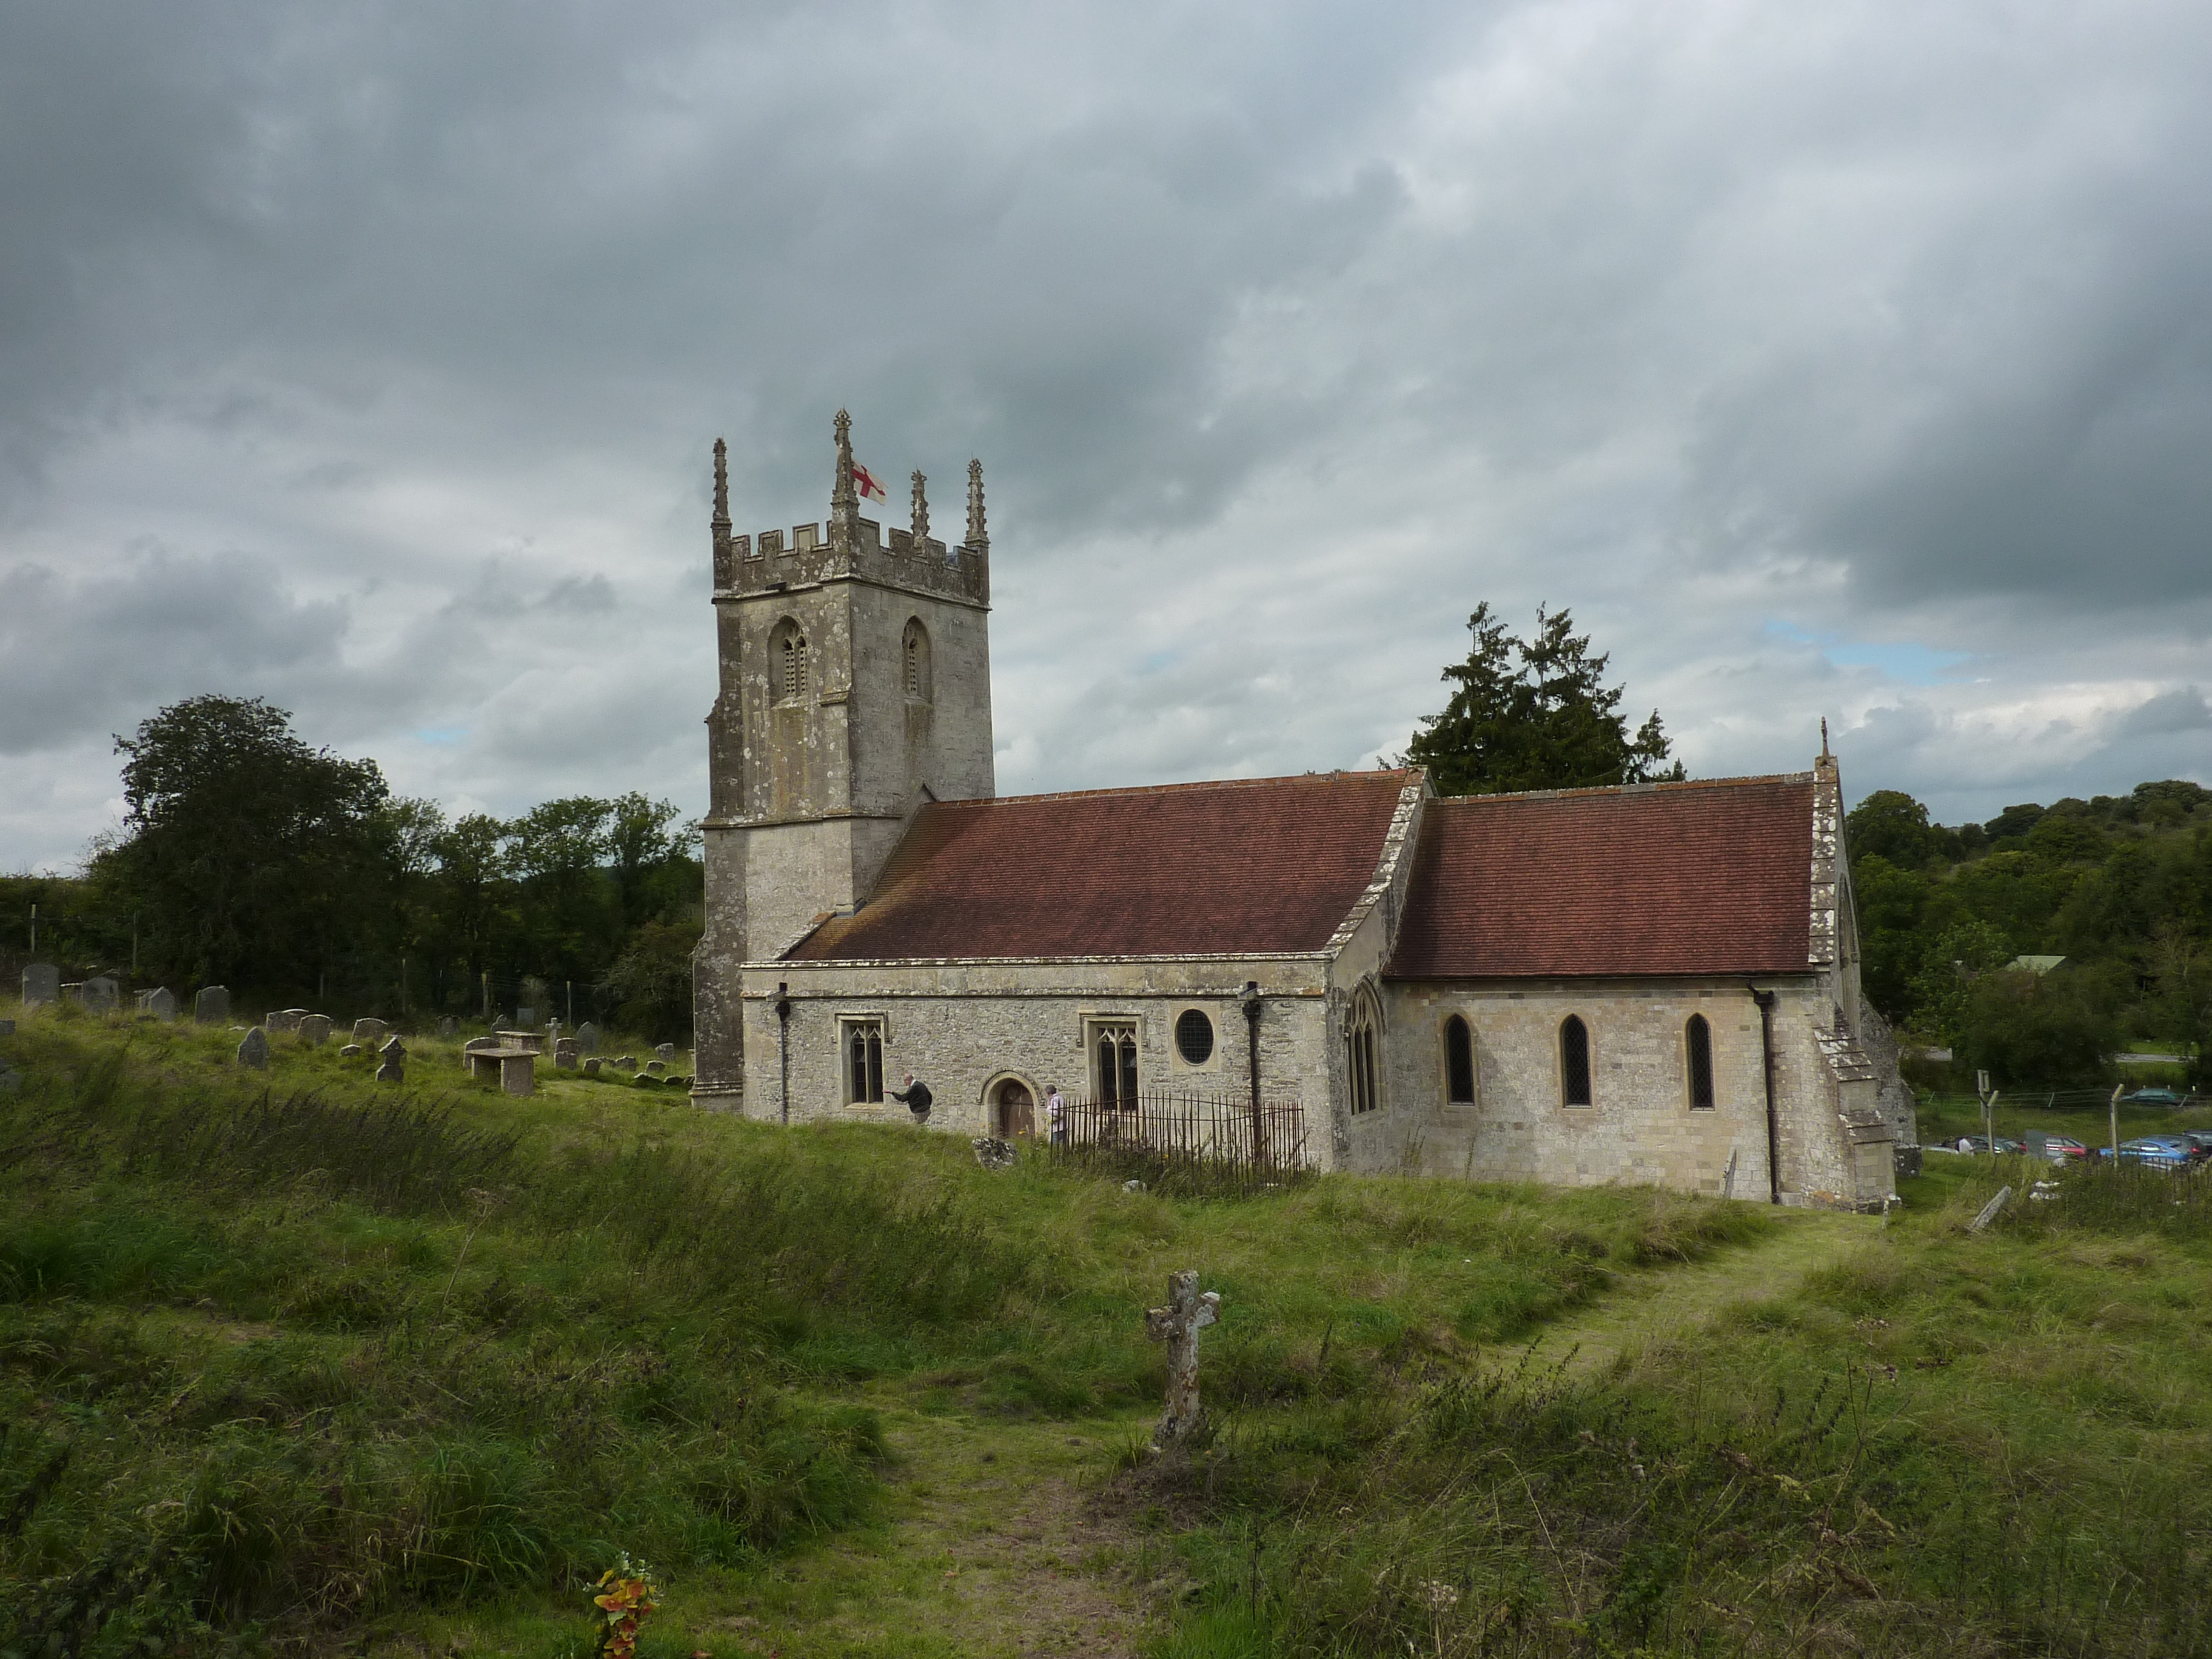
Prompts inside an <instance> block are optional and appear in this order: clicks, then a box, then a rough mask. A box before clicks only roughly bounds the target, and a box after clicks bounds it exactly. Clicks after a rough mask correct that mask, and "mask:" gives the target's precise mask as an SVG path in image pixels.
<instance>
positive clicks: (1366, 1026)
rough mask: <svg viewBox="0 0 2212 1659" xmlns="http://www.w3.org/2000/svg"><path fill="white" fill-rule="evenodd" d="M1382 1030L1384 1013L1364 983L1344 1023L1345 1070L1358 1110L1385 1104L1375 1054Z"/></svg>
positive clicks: (1353, 1104)
mask: <svg viewBox="0 0 2212 1659" xmlns="http://www.w3.org/2000/svg"><path fill="white" fill-rule="evenodd" d="M1382 1029H1383V1015H1382V1011H1381V1010H1380V1009H1378V1008H1377V1007H1376V1006H1375V994H1374V993H1373V992H1371V991H1370V990H1369V989H1368V988H1367V987H1365V986H1364V985H1363V986H1361V987H1359V989H1358V990H1357V991H1356V992H1354V993H1353V994H1352V1012H1351V1014H1350V1016H1349V1017H1348V1018H1346V1020H1345V1024H1344V1058H1345V1072H1346V1076H1348V1077H1349V1078H1350V1079H1351V1082H1352V1111H1353V1112H1355V1113H1359V1112H1371V1111H1373V1110H1374V1109H1376V1107H1377V1106H1379V1105H1381V1104H1382V1103H1383V1097H1382V1091H1381V1090H1380V1089H1379V1088H1378V1087H1377V1085H1378V1083H1379V1081H1380V1076H1379V1073H1378V1071H1377V1068H1376V1054H1375V1050H1376V1035H1377V1033H1378V1032H1380V1031H1381V1030H1382Z"/></svg>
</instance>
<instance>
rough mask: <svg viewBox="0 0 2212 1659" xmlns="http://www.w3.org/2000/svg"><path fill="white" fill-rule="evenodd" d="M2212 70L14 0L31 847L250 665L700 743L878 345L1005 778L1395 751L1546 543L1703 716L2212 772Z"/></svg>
mask: <svg viewBox="0 0 2212 1659" xmlns="http://www.w3.org/2000/svg"><path fill="white" fill-rule="evenodd" d="M2208 127H2212V9H2208V8H2207V7H2205V6H2204V5H2203V3H2201V0H2195V3H2189V0H2174V3H2133V0H2093V3H2092V0H2084V3H2081V4H2074V5H2069V4H2061V3H2011V4H2007V3H1971V0H1970V3H1966V4H1961V5H1953V6H1929V5H1927V4H1924V3H1903V0H1895V3H1856V0H1829V3H1824V4H1821V5H1818V6H1808V5H1806V4H1804V3H1802V0H1790V3H1783V0H1775V3H1770V4H1753V3H1700V0H1664V3H1660V0H1647V3H1643V4H1624V3H1607V0H1593V3H1581V0H1561V3H1547V4H1510V3H1508V4H1481V3H1467V0H1459V3H1453V4H1449V5H1433V6H1431V5H1423V4H1401V5H1397V6H1392V7H1377V6H1374V5H1352V4H1338V5H1334V6H1322V5H1310V4H1308V5H1300V4H1297V3H1285V0H1271V3H1267V4H1239V3H1235V0H1213V3H1206V4H1168V5H1160V4H1152V3H1146V0H1114V3H1111V4H1104V5H1097V6H1089V7H1086V6H1082V5H1077V4H1061V5H1053V6H1037V5H1034V4H1007V5H994V4H991V3H987V0H965V3H962V4H959V5H957V6H951V5H948V6H942V7H937V6H932V5H929V4H927V3H901V4H892V5H868V4H865V3H855V4H843V5H835V6H829V5H821V4H809V5H802V4H795V3H794V4H787V5H744V4H732V3H729V0H715V3H703V0H702V3H678V0H667V3H663V0H628V3H624V4H622V5H612V4H608V5H601V6H587V5H583V4H574V3H571V4H559V3H547V0H538V3H533V4H528V5H523V4H511V3H510V4H502V3H498V0H483V3H473V4H470V5H466V6H451V5H432V4H416V5H396V4H395V5H386V6H377V5H364V4H351V3H346V0H319V3H317V4H314V5H301V4H298V3H296V0H291V3H284V4H276V3H253V0H232V3H226V4H222V5H219V6H180V5H177V4H175V3H173V0H137V3H105V0H70V3H68V4H53V3H49V0H6V3H4V4H0V867H7V868H23V867H45V866H55V867H68V866H72V865H74V864H75V863H76V861H77V860H78V859H79V858H81V857H82V854H83V851H84V849H85V848H86V845H87V843H88V841H89V839H90V838H91V837H92V836H95V835H96V834H98V833H99V832H100V831H101V830H102V829H105V828H106V827H107V826H109V825H111V824H112V823H113V822H114V821H115V819H116V817H117V815H118V811H119V801H118V782H117V777H116V759H115V757H114V756H113V754H112V734H113V733H116V732H129V731H130V730H131V729H132V728H133V727H134V726H136V725H137V722H138V721H139V720H143V719H144V718H145V717H146V716H147V715H148V714H150V713H152V712H153V711H154V710H155V708H159V707H160V706H161V704H163V703H165V702H170V701H173V700H174V699H177V698H179V697H184V696H191V695H193V694H195V693H199V692H204V691H221V692H226V693H231V694H237V695H255V696H265V697H267V698H269V699H270V700H271V701H273V702H277V703H278V704H280V705H281V706H283V707H284V708H289V709H291V710H293V711H294V713H295V716H296V725H297V727H298V729H299V731H300V732H301V734H302V735H303V736H304V737H306V738H307V739H308V740H310V741H311V742H313V743H317V744H322V743H327V744H331V745H332V746H333V747H335V748H337V749H338V750H342V751H343V752H345V753H348V754H352V755H370V756H374V757H375V758H376V759H377V760H378V761H380V763H382V764H383V766H384V769H385V770H386V774H387V775H389V776H390V778H391V780H392V784H393V786H394V787H395V788H397V789H398V790H399V791H401V792H402V793H409V794H418V795H427V796H430V797H433V798H435V799H437V800H439V801H441V803H443V804H444V805H446V807H447V809H448V810H449V811H463V810H489V811H495V812H500V813H510V812H514V811H520V809H522V808H524V807H526V806H527V805H531V804H532V803H533V802H535V801H538V800H540V799H546V798H549V797H551V796H555V795H560V794H567V793H617V792H620V791H623V790H627V789H633V788H636V789H643V790H646V791H648V792H650V793H654V794H657V795H665V796H667V797H669V798H671V799H674V800H675V801H676V802H678V805H681V806H682V807H683V808H684V810H685V811H686V813H687V814H691V813H696V812H697V811H701V810H702V808H703V806H704V804H705V802H704V798H705V777H706V763H705V744H704V736H703V732H702V727H701V725H700V720H701V719H702V716H703V715H704V714H705V713H706V710H707V707H708V702H709V701H710V700H711V698H712V696H713V686H714V662H713V631H712V617H711V611H710V606H709V605H708V598H707V593H708V530H707V520H708V511H709V507H708V491H709V485H710V475H709V466H710V461H709V452H710V449H711V446H712V444H713V441H714V438H715V437H716V436H717V435H723V436H726V438H727V439H728V440H729V442H730V447H731V464H732V495H733V496H734V497H735V504H734V515H735V517H736V519H737V520H738V528H739V529H740V530H745V529H758V528H763V527H765V526H771V525H789V524H793V523H794V522H798V521H800V520H815V519H819V518H821V517H823V515H824V513H825V512H826V508H827V498H828V491H829V460H830V449H829V436H830V417H831V416H832V415H833V414H834V413H835V411H836V409H837V408H838V407H839V406H840V405H841V404H842V405H845V406H847V407H849V408H850V410H852V412H853V416H854V438H855V444H856V447H857V450H858V452H859V454H860V459H862V460H863V461H864V462H866V464H867V465H869V466H870V467H871V468H872V469H873V470H874V471H876V472H878V474H879V475H881V476H884V477H885V478H887V479H888V480H891V481H898V480H902V479H903V478H904V477H906V475H907V473H908V471H911V470H912V469H914V468H915V467H920V468H921V469H922V470H924V471H927V472H928V473H929V474H930V475H931V477H932V478H933V480H934V490H933V494H934V495H935V505H936V507H937V520H938V524H939V527H940V528H942V527H943V526H945V525H946V524H948V523H950V524H953V525H956V526H957V523H958V519H959V495H960V480H961V477H962V474H963V471H964V468H965V465H966V463H967V460H968V459H969V456H971V455H979V456H981V458H982V460H983V464H984V469H985V476H986V480H987V486H988V490H989V498H990V506H991V513H992V532H993V560H994V599H995V603H996V610H995V611H994V616H993V618H992V631H993V638H992V649H993V659H994V660H993V666H994V685H995V693H996V709H997V714H996V720H997V740H998V745H999V755H998V780H999V788H1000V793H1022V792H1028V791H1034V790H1042V789H1057V788H1070V787H1097V786H1104V785H1115V784H1125V783H1149V782H1158V781H1170V780H1176V779H1185V778H1200V777H1210V776H1225V775H1265V774H1269V773H1279V772H1286V771H1303V770H1306V769H1313V768H1324V767H1331V766H1340V765H1357V764H1370V765H1371V764H1373V763H1375V762H1376V759H1377V757H1381V756H1384V755H1389V754H1395V752H1396V751H1397V750H1399V749H1400V748H1401V746H1402V745H1403V744H1404V743H1405V741H1406V739H1407V736H1408V734H1409V733H1410V732H1412V731H1413V728H1414V726H1415V723H1416V721H1417V720H1418V718H1419V716H1420V715H1422V714H1426V713H1432V712H1434V711H1435V710H1436V709H1437V708H1438V707H1439V706H1440V705H1441V702H1442V700H1443V688H1442V687H1441V685H1440V684H1439V683H1438V679H1437V672H1438V669H1439V668H1440V666H1441V665H1443V663H1444V662H1445V661H1446V660H1447V659H1450V658H1454V657H1455V656H1458V655H1461V654H1463V653H1464V651H1465V648H1466V635H1465V632H1464V628H1465V622H1466V617H1467V614H1468V611H1471V610H1472V609H1473V608H1474V605H1475V603H1476V602H1477V601H1478V600H1483V599H1487V600H1489V601H1490V602H1491V603H1492V605H1494V606H1496V607H1498V609H1499V610H1501V611H1503V612H1504V614H1505V616H1506V617H1508V618H1510V619H1511V620H1513V621H1515V622H1516V623H1521V624H1523V625H1528V624H1533V623H1534V613H1535V610H1536V607H1537V605H1539V604H1540V603H1548V604H1549V605H1552V606H1553V607H1555V608H1556V607H1558V606H1561V605H1565V606H1567V607H1569V608H1571V610H1572V611H1573V612H1574V615H1575V617H1576V618H1577V622H1578V623H1582V624H1583V625H1585V626H1586V627H1587V628H1588V629H1589V631H1591V632H1592V633H1593V634H1594V635H1595V641H1596V644H1597V646H1598V647H1599V648H1601V649H1606V650H1610V651H1611V652H1612V653H1613V670H1614V673H1615V675H1616V677H1617V678H1620V679H1621V680H1623V681H1625V682H1626V686H1627V689H1628V706H1630V707H1631V708H1633V709H1634V710H1635V712H1636V715H1637V717H1638V718H1639V719H1640V718H1641V715H1642V714H1643V712H1644V711H1645V710H1647V709H1649V708H1653V707H1655V706H1656V708H1659V709H1660V710H1661V711H1662V714H1663V715H1664V717H1665V720H1666V721H1667V725H1668V729H1669V731H1670V732H1672V733H1673V735H1674V739H1675V743H1676V748H1677V752H1678V753H1679V754H1680V756H1681V757H1682V758H1683V759H1684V760H1686V762H1687V763H1688V765H1689V768H1690V769H1691V771H1692V774H1693V775H1700V776H1716V775H1730V774H1736V773H1746V772H1760V771H1773V770H1785V769H1802V767H1804V766H1805V765H1807V764H1808V763H1809V761H1810V759H1811V757H1812V756H1813V754H1814V752H1815V751H1816V750H1817V749H1818V746H1819V723H1820V720H1821V718H1822V717H1823V716H1826V718H1827V719H1828V720H1830V722H1831V724H1832V732H1833V734H1834V741H1835V744H1836V747H1837V749H1838V752H1839V753H1840V754H1841V756H1842V759H1843V765H1844V781H1845V784H1846V787H1847V788H1848V789H1849V790H1850V793H1852V794H1853V795H1854V796H1857V795H1860V794H1863V793H1866V792H1867V791H1869V790H1871V789H1875V788H1883V787H1889V788H1902V789H1907V790H1911V791H1912V792H1914V793H1917V794H1919V795H1920V796H1922V797H1923V799H1927V800H1928V801H1929V803H1930V804H1931V805H1932V806H1933V807H1934V809H1935V811H1936V815H1937V816H1938V817H1940V818H1942V819H1943V820H1945V821H1948V822H1957V821H1960V820H1962V819H1965V818H1969V817H1972V818H1983V817H1989V816H1990V815H1991V814H1993V813H1994V812H1995V811H1996V810H1997V809H1998V808H1999V807H2000V806H2002V805H2005V804H2007V803H2008V802H2012V801H2021V800H2040V801H2045V802H2048V801H2050V800H2051V799H2055V798H2056V797H2057V796H2060V795H2063V794H2068V793H2075V794H2084V795H2087V794H2091V793H2120V792H2124V791H2125V790H2126V789H2127V788H2129V787H2131V786H2132V785H2133V784H2135V783H2136V782H2137V781H2140V780H2142V779H2145V778H2158V777H2168V776H2185V777H2194V778H2196V779H2197V780H2199V781H2208V782H2212V706H2208V703H2207V692H2208V691H2212V659H2208V655H2207V638H2208V632H2212V556H2208V555H2209V554H2212V546H2208V543H2209V542H2212V510H2209V509H2212V303H2208V302H2209V301H2212V213H2208V208H2209V207H2212V167H2208V166H2207V165H2206V157H2207V156H2208V155H2212V131H2208ZM893 491H894V497H895V499H894V501H892V502H891V503H890V507H891V509H892V513H886V514H884V516H885V517H886V518H887V519H888V518H890V517H891V516H893V513H902V511H903V507H904V501H903V492H902V490H901V489H899V488H898V487H897V484H896V482H894V484H893Z"/></svg>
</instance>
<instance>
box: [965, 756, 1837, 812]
mask: <svg viewBox="0 0 2212 1659" xmlns="http://www.w3.org/2000/svg"><path fill="white" fill-rule="evenodd" d="M1412 770H1413V769H1412V768H1408V767H1402V766H1400V767H1391V768H1389V769H1377V770H1375V771H1353V770H1351V769H1346V768H1340V769H1337V770H1335V771H1332V772H1290V773H1285V774H1283V775H1279V776H1276V777H1269V778H1194V779H1192V780H1191V781H1188V782H1186V783H1133V784H1126V785H1123V786H1121V787H1118V788H1112V789H1058V790H1053V791H1050V792H1048V793H1044V794H1041V795H977V796H974V797H971V798H969V799H966V800H936V801H930V802H928V803H927V804H926V805H924V806H923V808H922V810H923V811H928V810H930V809H931V808H933V807H934V808H939V809H943V808H945V807H951V806H970V807H985V806H1012V805H1018V804H1019V803H1021V802H1023V801H1036V800H1088V799H1095V798H1097V797H1098V796H1102V795H1165V794H1172V793H1176V792H1178V791H1187V790H1194V789H1252V788H1257V787H1259V786H1261V784H1268V783H1304V782H1306V781H1309V780H1313V781H1319V780H1322V779H1327V780H1328V781H1336V780H1338V779H1342V778H1354V779H1358V778H1393V779H1396V780H1398V783H1397V787H1399V788H1401V789H1402V788H1404V787H1405V782H1404V780H1405V779H1406V778H1407V776H1408V775H1410V773H1411V772H1412ZM1808 776H1809V774H1808Z"/></svg>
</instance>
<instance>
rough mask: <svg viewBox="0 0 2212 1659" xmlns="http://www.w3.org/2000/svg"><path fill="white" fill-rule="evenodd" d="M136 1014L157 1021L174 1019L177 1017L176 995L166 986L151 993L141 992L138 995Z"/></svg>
mask: <svg viewBox="0 0 2212 1659" xmlns="http://www.w3.org/2000/svg"><path fill="white" fill-rule="evenodd" d="M138 1012H140V1013H142V1014H150V1015H151V1016H152V1017H153V1018H155V1019H159V1020H172V1019H174V1018H176V1017H177V994H176V993H175V992H174V991H172V990H171V989H169V987H167V986H166V985H164V986H161V987H159V988H158V989H155V990H152V991H141V992H140V993H139V994H138Z"/></svg>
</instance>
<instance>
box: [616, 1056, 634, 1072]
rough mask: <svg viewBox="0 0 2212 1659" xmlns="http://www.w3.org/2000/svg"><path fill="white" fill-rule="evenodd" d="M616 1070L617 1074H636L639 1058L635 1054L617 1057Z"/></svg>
mask: <svg viewBox="0 0 2212 1659" xmlns="http://www.w3.org/2000/svg"><path fill="white" fill-rule="evenodd" d="M615 1070H617V1072H635V1070H637V1056H636V1055H635V1054H620V1055H617V1057H616V1060H615Z"/></svg>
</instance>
